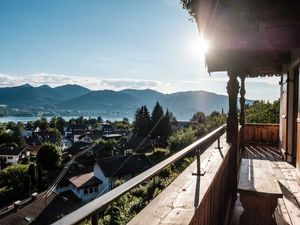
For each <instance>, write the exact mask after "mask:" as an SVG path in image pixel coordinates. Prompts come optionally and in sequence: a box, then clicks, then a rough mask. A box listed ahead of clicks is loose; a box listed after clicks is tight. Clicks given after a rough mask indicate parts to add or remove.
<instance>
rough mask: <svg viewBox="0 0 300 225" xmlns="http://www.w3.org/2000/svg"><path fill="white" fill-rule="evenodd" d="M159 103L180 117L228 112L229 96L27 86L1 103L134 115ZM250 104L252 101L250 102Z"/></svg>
mask: <svg viewBox="0 0 300 225" xmlns="http://www.w3.org/2000/svg"><path fill="white" fill-rule="evenodd" d="M156 101H159V102H160V103H161V105H163V107H164V108H169V110H170V111H172V112H174V113H175V114H177V115H180V114H182V115H183V114H184V115H191V114H193V113H195V112H197V111H203V112H204V113H206V114H208V113H210V112H212V111H214V110H217V111H221V110H222V109H223V110H224V112H226V111H227V110H228V97H227V96H225V95H218V94H215V93H211V92H206V91H186V92H177V93H172V94H163V93H160V92H158V91H154V90H151V89H145V90H134V89H125V90H122V91H112V90H100V91H91V90H89V89H87V88H85V87H82V86H79V85H64V86H60V87H55V88H51V87H49V86H47V85H43V86H39V87H33V86H31V85H28V84H25V85H22V86H17V87H8V88H0V104H5V105H8V106H9V107H23V108H24V107H25V108H34V107H43V106H47V107H52V108H55V109H58V110H84V111H89V110H93V111H102V112H103V111H106V112H110V111H114V112H130V113H133V112H135V111H136V109H137V108H138V107H140V106H141V105H147V106H148V108H149V109H150V110H151V109H152V107H153V105H154V104H155V103H156ZM248 102H250V103H251V101H249V100H248Z"/></svg>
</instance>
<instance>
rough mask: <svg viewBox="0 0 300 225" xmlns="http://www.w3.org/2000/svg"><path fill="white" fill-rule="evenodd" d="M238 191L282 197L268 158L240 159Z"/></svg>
mask: <svg viewBox="0 0 300 225" xmlns="http://www.w3.org/2000/svg"><path fill="white" fill-rule="evenodd" d="M238 192H239V193H247V194H254V195H261V196H274V197H282V192H281V189H280V186H279V184H278V182H277V179H276V178H275V176H274V172H273V170H272V167H271V164H270V162H269V161H268V160H256V159H242V163H241V170H240V180H239V183H238Z"/></svg>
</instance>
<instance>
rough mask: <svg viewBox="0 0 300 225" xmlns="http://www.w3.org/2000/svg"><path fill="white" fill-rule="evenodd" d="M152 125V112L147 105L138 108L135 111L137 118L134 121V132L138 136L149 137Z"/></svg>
mask: <svg viewBox="0 0 300 225" xmlns="http://www.w3.org/2000/svg"><path fill="white" fill-rule="evenodd" d="M150 126H151V119H150V114H149V111H148V109H147V106H145V105H144V106H142V107H141V108H138V109H137V111H136V113H135V119H134V122H133V132H134V133H136V134H137V135H138V136H141V137H147V136H148V135H149V131H150Z"/></svg>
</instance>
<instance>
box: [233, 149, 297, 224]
mask: <svg viewBox="0 0 300 225" xmlns="http://www.w3.org/2000/svg"><path fill="white" fill-rule="evenodd" d="M242 158H250V159H265V160H270V161H271V164H272V168H273V171H274V174H275V176H276V178H277V179H278V181H279V185H280V187H281V189H282V193H283V198H280V199H278V207H277V208H276V210H275V218H276V222H277V224H280V225H283V224H284V225H287V224H290V225H300V186H299V185H298V184H297V182H296V171H295V167H294V166H292V165H291V164H289V163H287V162H285V161H284V160H283V159H282V158H281V153H280V152H279V151H278V148H277V147H273V146H263V145H246V146H245V149H244V152H243V154H242ZM242 212H243V208H242V205H241V203H240V201H239V198H238V199H237V201H236V202H235V206H234V208H233V211H232V217H231V223H230V224H231V225H238V224H239V217H240V215H241V214H242Z"/></svg>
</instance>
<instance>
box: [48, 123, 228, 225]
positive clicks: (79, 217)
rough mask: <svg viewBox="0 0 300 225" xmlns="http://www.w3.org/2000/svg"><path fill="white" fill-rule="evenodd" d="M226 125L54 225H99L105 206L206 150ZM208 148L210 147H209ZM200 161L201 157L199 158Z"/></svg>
mask: <svg viewBox="0 0 300 225" xmlns="http://www.w3.org/2000/svg"><path fill="white" fill-rule="evenodd" d="M225 127H226V125H223V126H221V127H219V128H217V129H216V130H214V131H212V132H210V133H209V134H207V135H206V136H204V137H203V138H200V139H199V140H197V141H195V142H194V143H192V144H191V145H189V146H187V147H186V148H184V149H182V150H180V151H179V152H177V153H175V154H174V155H172V156H170V157H169V158H167V159H165V160H164V161H162V162H160V163H158V164H156V165H155V166H153V167H151V168H150V169H148V170H146V171H145V172H143V173H141V174H139V175H137V176H136V177H134V178H132V179H130V180H129V181H127V182H125V183H123V184H121V185H120V186H118V187H116V188H115V189H112V190H111V191H109V192H107V193H105V194H103V195H102V196H100V197H99V198H96V199H94V200H93V201H91V202H89V203H87V204H85V205H84V206H82V207H81V208H79V209H77V210H75V211H73V212H71V213H70V214H68V215H66V216H65V217H63V218H61V219H60V220H57V221H56V222H54V223H53V224H52V225H67V224H77V223H79V222H81V221H83V220H85V219H88V218H91V219H92V224H98V213H99V211H100V210H101V209H103V208H104V207H105V206H107V205H109V204H110V203H111V202H113V201H115V200H117V199H118V198H119V197H121V196H122V195H123V194H125V193H127V192H128V191H130V190H132V189H133V188H135V187H136V186H138V185H139V184H141V183H143V182H144V181H146V180H148V179H149V178H151V177H153V176H155V175H156V174H158V173H159V172H161V171H162V170H163V169H165V168H166V167H167V166H169V165H170V164H172V163H174V162H176V161H178V160H180V159H182V158H183V157H184V156H186V155H187V154H188V153H192V152H193V151H195V150H199V149H200V148H204V147H203V146H206V145H207V144H208V143H209V144H210V143H211V142H212V141H214V140H216V138H220V136H221V135H222V134H223V133H224V131H225ZM207 147H208V146H207ZM197 153H198V154H201V151H197ZM197 158H198V159H199V160H200V157H197Z"/></svg>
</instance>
